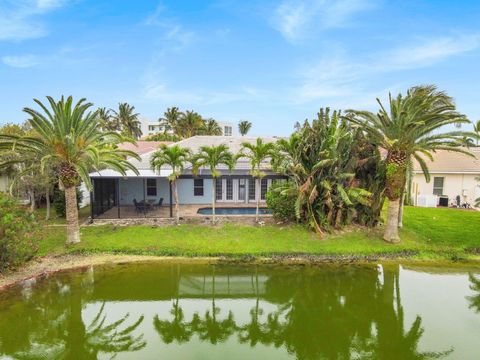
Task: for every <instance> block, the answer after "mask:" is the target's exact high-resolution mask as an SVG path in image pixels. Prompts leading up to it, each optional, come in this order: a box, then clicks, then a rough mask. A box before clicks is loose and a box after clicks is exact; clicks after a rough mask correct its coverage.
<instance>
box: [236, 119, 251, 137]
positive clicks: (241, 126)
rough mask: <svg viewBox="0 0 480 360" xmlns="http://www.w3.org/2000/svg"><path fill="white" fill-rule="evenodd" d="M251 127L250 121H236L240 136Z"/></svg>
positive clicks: (245, 133)
mask: <svg viewBox="0 0 480 360" xmlns="http://www.w3.org/2000/svg"><path fill="white" fill-rule="evenodd" d="M251 128H252V123H251V122H250V121H247V120H243V121H240V122H239V123H238V131H239V132H240V135H242V136H245V135H247V133H248V132H249V131H250V129H251Z"/></svg>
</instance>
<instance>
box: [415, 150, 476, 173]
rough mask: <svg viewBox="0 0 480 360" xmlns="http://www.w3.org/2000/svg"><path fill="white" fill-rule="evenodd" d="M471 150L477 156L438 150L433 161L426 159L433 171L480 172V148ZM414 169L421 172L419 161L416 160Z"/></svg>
mask: <svg viewBox="0 0 480 360" xmlns="http://www.w3.org/2000/svg"><path fill="white" fill-rule="evenodd" d="M470 152H471V153H472V154H473V155H475V157H471V156H467V155H464V154H461V153H456V152H451V151H445V150H438V151H437V152H436V153H432V155H433V160H434V161H433V162H432V161H430V160H429V159H427V158H426V157H425V156H422V158H423V159H425V161H426V163H427V166H428V168H429V170H430V172H432V173H461V174H480V149H479V148H473V149H470ZM413 169H414V171H415V172H421V171H422V169H421V168H420V165H419V164H418V162H416V161H414V165H413Z"/></svg>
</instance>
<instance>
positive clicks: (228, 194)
mask: <svg viewBox="0 0 480 360" xmlns="http://www.w3.org/2000/svg"><path fill="white" fill-rule="evenodd" d="M226 185H227V191H226V198H227V200H233V180H232V179H227V180H226Z"/></svg>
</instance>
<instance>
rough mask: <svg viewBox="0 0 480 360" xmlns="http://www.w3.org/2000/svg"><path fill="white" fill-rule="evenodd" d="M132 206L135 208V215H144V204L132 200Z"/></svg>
mask: <svg viewBox="0 0 480 360" xmlns="http://www.w3.org/2000/svg"><path fill="white" fill-rule="evenodd" d="M133 205H134V206H135V212H136V213H144V212H145V206H144V204H141V203H139V202H138V201H137V199H135V198H134V199H133Z"/></svg>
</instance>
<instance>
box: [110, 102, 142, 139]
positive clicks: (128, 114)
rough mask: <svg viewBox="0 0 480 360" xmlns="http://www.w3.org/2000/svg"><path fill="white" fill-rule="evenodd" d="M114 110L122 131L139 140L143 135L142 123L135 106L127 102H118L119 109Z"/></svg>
mask: <svg viewBox="0 0 480 360" xmlns="http://www.w3.org/2000/svg"><path fill="white" fill-rule="evenodd" d="M112 111H113V119H114V120H115V121H116V122H117V123H118V124H119V126H120V127H121V129H122V133H123V135H125V136H128V137H130V138H132V139H135V140H138V139H139V138H140V136H142V129H141V125H142V124H141V123H140V121H139V120H138V115H139V114H138V113H135V112H134V111H135V106H132V105H129V104H127V103H120V104H118V111H115V110H112Z"/></svg>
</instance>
